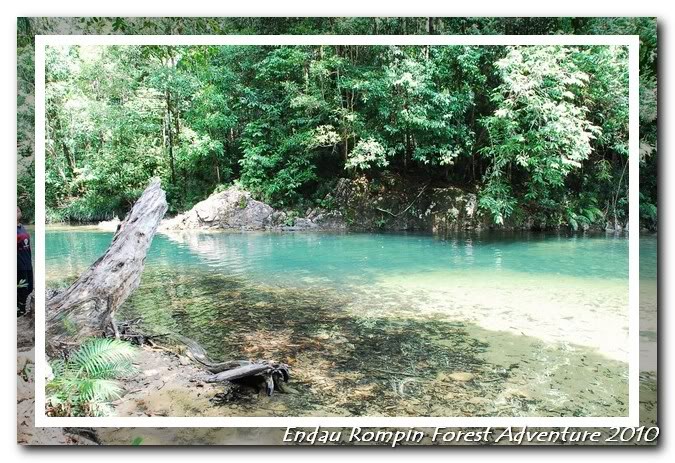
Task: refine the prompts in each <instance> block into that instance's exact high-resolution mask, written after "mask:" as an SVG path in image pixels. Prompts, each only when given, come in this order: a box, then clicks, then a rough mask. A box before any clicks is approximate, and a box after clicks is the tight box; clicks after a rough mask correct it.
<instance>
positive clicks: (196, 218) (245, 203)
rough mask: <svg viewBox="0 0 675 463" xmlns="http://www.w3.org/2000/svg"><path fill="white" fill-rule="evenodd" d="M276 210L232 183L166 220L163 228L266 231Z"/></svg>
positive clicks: (272, 225)
mask: <svg viewBox="0 0 675 463" xmlns="http://www.w3.org/2000/svg"><path fill="white" fill-rule="evenodd" d="M274 212H275V211H274V209H273V208H272V207H271V206H269V205H268V204H265V203H263V202H260V201H256V200H255V199H253V198H251V193H249V192H248V191H245V190H242V189H241V188H239V187H237V186H232V187H230V188H228V189H227V190H225V191H221V192H220V193H216V194H214V195H211V196H209V197H208V198H206V199H205V200H204V201H201V202H199V203H197V204H196V205H195V206H194V207H193V208H192V209H190V210H189V211H187V212H185V213H183V214H180V215H178V216H176V217H174V218H172V219H168V220H165V221H164V222H163V223H162V226H161V229H163V230H193V229H226V230H227V229H231V230H263V229H266V228H271V227H274V226H276V225H278V224H276V223H275V221H276V220H279V217H278V216H277V215H275V214H274Z"/></svg>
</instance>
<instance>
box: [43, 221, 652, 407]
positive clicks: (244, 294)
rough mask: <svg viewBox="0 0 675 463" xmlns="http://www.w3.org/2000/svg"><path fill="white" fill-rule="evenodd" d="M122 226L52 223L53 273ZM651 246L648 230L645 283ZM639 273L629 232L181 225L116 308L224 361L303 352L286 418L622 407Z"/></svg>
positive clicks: (76, 266) (292, 360) (66, 277)
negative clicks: (633, 288)
mask: <svg viewBox="0 0 675 463" xmlns="http://www.w3.org/2000/svg"><path fill="white" fill-rule="evenodd" d="M111 239H112V234H111V233H103V232H98V231H93V230H92V229H86V228H62V229H49V230H48V232H47V235H46V256H47V278H48V284H65V283H67V282H69V281H72V279H74V278H75V277H76V276H77V275H78V274H79V273H80V272H81V271H82V270H84V269H85V268H86V267H87V266H88V265H90V264H91V263H92V262H93V261H94V260H95V259H96V258H97V257H98V256H99V255H100V254H102V253H103V252H104V251H105V250H106V249H107V247H108V245H109V243H110V240H111ZM655 245H656V240H655V238H652V237H644V238H641V244H640V248H641V252H642V256H641V279H642V280H643V281H644V282H646V283H648V284H651V283H650V282H652V281H654V282H655V271H654V269H655V259H656V254H655V249H656V248H655ZM627 277H628V240H627V239H626V238H625V237H618V236H614V235H607V236H605V235H602V236H589V237H582V236H572V237H568V236H560V235H545V234H525V233H521V234H480V235H474V236H468V235H466V236H460V235H458V236H454V237H449V238H445V239H441V238H438V237H433V236H429V235H417V234H316V233H285V234H280V233H181V234H173V235H157V236H156V238H155V240H154V242H153V244H152V247H151V250H150V252H149V254H148V257H147V261H146V269H145V271H144V274H143V279H142V282H141V286H140V287H139V289H138V290H137V291H136V293H135V294H134V295H133V296H132V298H131V299H130V300H129V301H128V302H127V303H126V304H125V307H124V308H123V310H122V311H121V314H120V316H121V317H126V318H134V317H141V318H142V319H143V322H144V323H145V326H146V329H148V330H154V332H164V331H173V332H181V333H182V334H184V335H187V336H189V337H192V338H194V339H196V340H198V341H199V342H200V343H202V344H203V345H204V346H205V347H206V348H207V350H208V351H209V352H210V353H211V354H212V356H214V357H216V358H272V359H275V360H280V361H284V362H286V363H289V364H290V365H291V368H292V371H293V372H294V384H295V385H296V387H297V388H298V389H299V394H297V395H293V396H284V397H282V398H279V399H275V400H282V401H284V403H283V407H281V410H284V411H283V412H282V411H279V412H274V413H273V414H275V413H276V414H282V415H283V414H287V415H291V416H295V415H302V414H308V413H310V414H312V413H313V414H316V413H321V414H339V415H363V414H368V415H410V414H414V415H417V414H422V415H430V416H455V415H466V414H470V415H485V416H493V415H508V416H511V415H514V414H515V415H525V416H532V415H534V416H559V415H564V416H567V415H569V416H572V415H582V416H585V415H588V416H614V415H623V414H625V411H626V404H627V364H626V362H627V358H628V351H627V348H626V346H627V345H628V331H629V330H628V280H627ZM654 284H655V283H654ZM654 313H655V311H654ZM654 320H655V317H654ZM653 332H654V333H655V327H654V330H653ZM645 333H652V332H651V331H650V330H649V329H646V330H645ZM600 365H602V368H600V367H599V366H600ZM571 367H573V371H574V374H570V373H569V371H570V368H571ZM383 371H385V372H387V373H386V374H384V373H382V372H383ZM378 372H379V373H378ZM397 372H399V373H397ZM458 373H459V376H457V375H456V374H458ZM397 375H398V376H397ZM412 377H414V378H416V379H415V380H414V385H413V386H408V385H407V384H408V383H406V381H409V380H410V378H412ZM457 377H460V378H466V377H469V378H471V379H470V380H469V381H468V382H464V381H463V380H462V381H459V380H456V379H453V378H457ZM404 383H405V384H406V386H405V388H404V387H403V386H402V385H401V384H404ZM402 388H403V389H406V391H405V392H404V393H402V392H401V391H402V390H403V389H402ZM588 390H593V391H596V393H597V392H598V391H600V392H602V394H599V395H598V397H595V398H593V400H590V401H589V400H588V399H589V397H588V395H587V394H588ZM448 394H451V395H453V397H455V400H452V401H448V400H446V399H444V398H446V397H448V396H449V395H448ZM361 396H363V400H360V401H358V403H356V404H355V403H352V402H354V400H355V399H353V397H361ZM345 397H347V399H345ZM349 397H352V399H349ZM483 399H484V400H483ZM488 399H489V400H488ZM582 399H583V400H582ZM232 407H234V408H232V409H231V410H230V413H232V414H244V415H250V414H252V413H253V414H255V413H257V412H256V411H255V406H254V405H251V407H253V408H251V409H246V408H245V407H244V408H243V409H241V408H236V407H235V406H234V405H233V406H232Z"/></svg>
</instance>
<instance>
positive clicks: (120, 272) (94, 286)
mask: <svg viewBox="0 0 675 463" xmlns="http://www.w3.org/2000/svg"><path fill="white" fill-rule="evenodd" d="M167 208H168V206H167V203H166V198H165V193H164V190H162V188H161V186H160V181H159V179H153V180H152V181H151V182H150V185H149V186H148V187H147V188H146V189H145V191H144V192H143V194H142V195H141V197H140V198H139V199H138V201H136V204H134V206H133V208H132V209H131V211H130V212H129V214H128V215H127V217H126V218H125V219H124V221H123V222H122V223H121V224H120V227H119V228H118V230H117V232H116V233H115V236H114V237H113V240H112V243H111V244H110V247H109V248H108V250H107V251H106V252H105V254H103V256H101V257H100V258H99V259H98V260H97V261H96V262H94V264H92V266H91V267H89V269H88V270H87V271H85V272H84V273H83V274H82V275H81V276H80V278H78V279H77V281H76V282H75V283H73V284H72V285H71V286H70V287H69V288H68V289H66V290H65V291H63V292H62V293H59V294H57V295H56V296H54V297H52V298H51V299H49V300H48V301H47V313H46V320H47V327H46V330H47V344H48V349H49V350H55V349H57V348H63V347H67V346H68V345H74V344H79V342H80V341H81V340H83V339H84V338H87V337H90V336H100V335H102V334H104V333H105V331H106V329H108V328H112V330H113V331H114V332H116V327H115V326H114V315H115V311H116V310H117V308H118V307H119V306H120V305H122V304H123V303H124V301H125V300H126V299H127V297H129V295H130V294H131V293H132V292H133V291H134V290H135V289H136V288H137V287H138V285H139V283H140V280H141V272H142V271H143V267H144V265H145V256H146V254H147V252H148V249H149V248H150V244H151V243H152V238H153V237H154V236H155V232H156V231H157V227H158V226H159V222H160V220H161V219H162V217H164V214H165V213H166V210H167Z"/></svg>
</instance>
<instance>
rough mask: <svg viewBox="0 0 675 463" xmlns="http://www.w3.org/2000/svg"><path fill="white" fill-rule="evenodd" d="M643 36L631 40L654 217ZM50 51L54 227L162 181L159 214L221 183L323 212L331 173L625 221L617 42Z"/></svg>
mask: <svg viewBox="0 0 675 463" xmlns="http://www.w3.org/2000/svg"><path fill="white" fill-rule="evenodd" d="M411 19H413V18H411ZM542 21H543V20H542ZM593 21H595V22H593ZM593 21H590V20H589V21H584V24H583V25H584V27H585V28H586V29H587V31H588V29H592V28H596V29H598V32H600V30H601V29H602V27H605V28H611V27H614V26H616V23H615V22H614V23H613V22H612V21H610V20H602V19H596V20H593ZM572 23H574V21H573V22H572ZM572 23H569V24H568V27H572V26H573V25H574V24H572ZM375 24H376V25H378V24H379V25H378V27H380V28H382V27H385V26H386V24H388V23H387V22H386V21H384V22H383V21H381V22H379V23H378V22H377V21H376V22H375ZM405 24H407V27H410V23H407V21H403V23H402V24H399V25H398V26H396V27H398V28H400V27H403V25H405ZM414 24H416V25H417V26H419V27H425V26H426V29H427V33H428V32H429V29H430V28H431V29H432V30H431V32H432V33H440V32H439V28H440V25H441V24H443V23H442V22H441V23H439V22H438V20H435V21H434V20H431V18H430V19H429V21H427V22H426V23H425V22H424V21H422V20H420V21H419V22H417V23H414ZM577 26H579V25H578V24H577ZM624 26H625V25H624ZM629 26H640V22H639V21H636V22H635V23H634V24H629ZM120 27H121V26H120ZM334 27H335V26H334ZM530 27H532V26H530ZM549 27H550V25H549ZM310 29H311V28H310ZM306 32H307V33H311V32H312V31H311V30H308V31H306ZM355 32H358V31H355ZM374 32H376V31H371V33H374ZM387 32H388V33H393V32H389V31H380V32H379V33H387ZM416 32H417V33H423V32H424V30H422V31H417V30H415V31H412V33H416ZM472 32H473V33H478V32H477V31H472ZM522 32H528V31H526V30H523V31H522ZM607 32H609V31H607ZM654 32H655V31H654ZM296 33H297V32H296ZM408 33H411V31H408ZM512 33H514V32H512ZM653 39H654V42H653V43H649V42H647V43H645V41H644V40H643V46H642V48H641V67H642V71H641V100H642V101H641V153H640V154H641V177H642V182H641V183H642V185H641V192H642V195H641V199H642V204H641V215H642V219H643V224H644V225H645V226H649V227H654V226H655V223H656V180H655V168H656V162H655V156H654V155H653V154H654V153H655V147H656V91H655V85H656V83H655V69H656V56H655V52H654V47H655V45H656V42H655V36H654V37H653ZM645 45H647V47H645ZM650 47H651V48H650ZM46 59H47V66H46V70H47V76H46V79H47V82H46V85H47V102H46V103H47V108H46V114H47V209H48V220H50V221H92V220H100V219H105V218H109V217H111V216H113V215H120V214H123V213H125V212H126V211H127V210H128V209H129V207H130V206H131V204H132V203H133V201H134V200H135V199H136V198H137V197H138V195H139V194H140V191H142V188H143V187H144V186H145V185H146V184H147V181H148V179H149V178H150V177H152V176H155V175H158V176H160V177H161V178H162V180H163V185H164V186H165V188H166V189H167V192H168V199H169V204H170V212H172V213H177V212H180V211H183V210H185V209H187V208H190V207H191V206H192V205H194V204H195V203H196V202H198V201H200V200H202V199H204V198H205V197H207V196H208V195H209V194H211V193H213V192H214V191H218V190H219V189H222V188H225V187H227V186H228V185H231V184H232V183H238V184H240V185H241V186H242V187H244V188H245V189H247V190H249V191H251V192H252V193H253V194H254V196H255V197H256V198H257V199H260V200H263V201H266V202H268V203H270V204H271V205H273V206H275V207H279V208H282V209H287V210H289V209H290V210H293V209H296V210H298V211H303V210H305V209H306V208H307V207H312V206H316V205H320V206H322V207H326V208H330V207H331V205H330V203H329V202H327V201H325V198H326V195H327V194H328V193H330V192H331V191H332V189H333V188H334V186H335V183H336V181H337V179H338V178H340V177H351V178H355V177H361V176H364V177H366V178H368V179H369V180H370V181H373V182H377V181H378V180H379V179H381V178H383V177H387V176H395V177H396V178H398V179H400V180H401V182H403V183H404V184H405V183H409V184H418V185H428V184H432V185H434V186H441V187H442V186H454V187H458V188H461V189H463V190H465V191H469V192H472V193H476V194H477V195H478V198H479V207H480V208H481V209H482V210H483V211H484V212H485V213H486V214H487V215H489V216H490V217H491V218H492V221H493V223H495V224H501V223H503V222H504V220H507V219H508V218H510V217H519V216H521V217H522V216H528V215H529V216H532V215H534V216H537V217H538V222H539V223H546V224H547V225H549V226H551V227H556V226H560V225H563V226H570V227H571V228H573V229H576V228H578V227H579V226H581V225H590V224H592V225H598V226H603V227H604V225H605V224H606V223H612V224H624V223H625V222H626V214H627V187H628V172H627V158H628V146H627V141H628V61H627V49H626V48H624V47H607V46H594V47H590V46H589V47H563V46H531V47H526V46H523V47H497V46H396V47H394V46H192V47H180V46H115V47H61V48H59V47H50V48H49V49H48V52H47V58H46Z"/></svg>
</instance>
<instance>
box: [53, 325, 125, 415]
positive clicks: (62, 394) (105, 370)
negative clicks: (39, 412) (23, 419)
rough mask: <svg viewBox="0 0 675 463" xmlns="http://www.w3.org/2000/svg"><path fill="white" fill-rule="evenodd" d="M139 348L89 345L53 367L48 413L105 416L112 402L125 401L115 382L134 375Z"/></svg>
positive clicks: (101, 341)
mask: <svg viewBox="0 0 675 463" xmlns="http://www.w3.org/2000/svg"><path fill="white" fill-rule="evenodd" d="M134 354H135V348H134V347H133V346H131V344H129V343H127V342H123V341H119V340H116V339H110V338H92V339H89V340H87V341H85V342H84V343H83V344H82V345H81V346H80V347H79V348H78V349H77V350H76V351H75V352H73V353H72V354H71V355H70V356H69V357H68V358H67V359H65V360H57V361H54V362H52V363H51V368H52V372H53V374H54V378H53V379H52V380H51V381H49V382H48V383H47V412H48V414H49V415H51V416H105V415H108V414H109V413H110V411H111V410H110V405H109V402H110V401H112V400H115V399H117V398H119V397H121V394H122V388H121V387H120V386H119V384H118V383H117V382H116V381H115V379H117V378H119V377H121V376H124V375H128V374H131V373H133V372H134V371H135V370H134V367H133V365H132V363H131V360H132V358H133V356H134Z"/></svg>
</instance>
